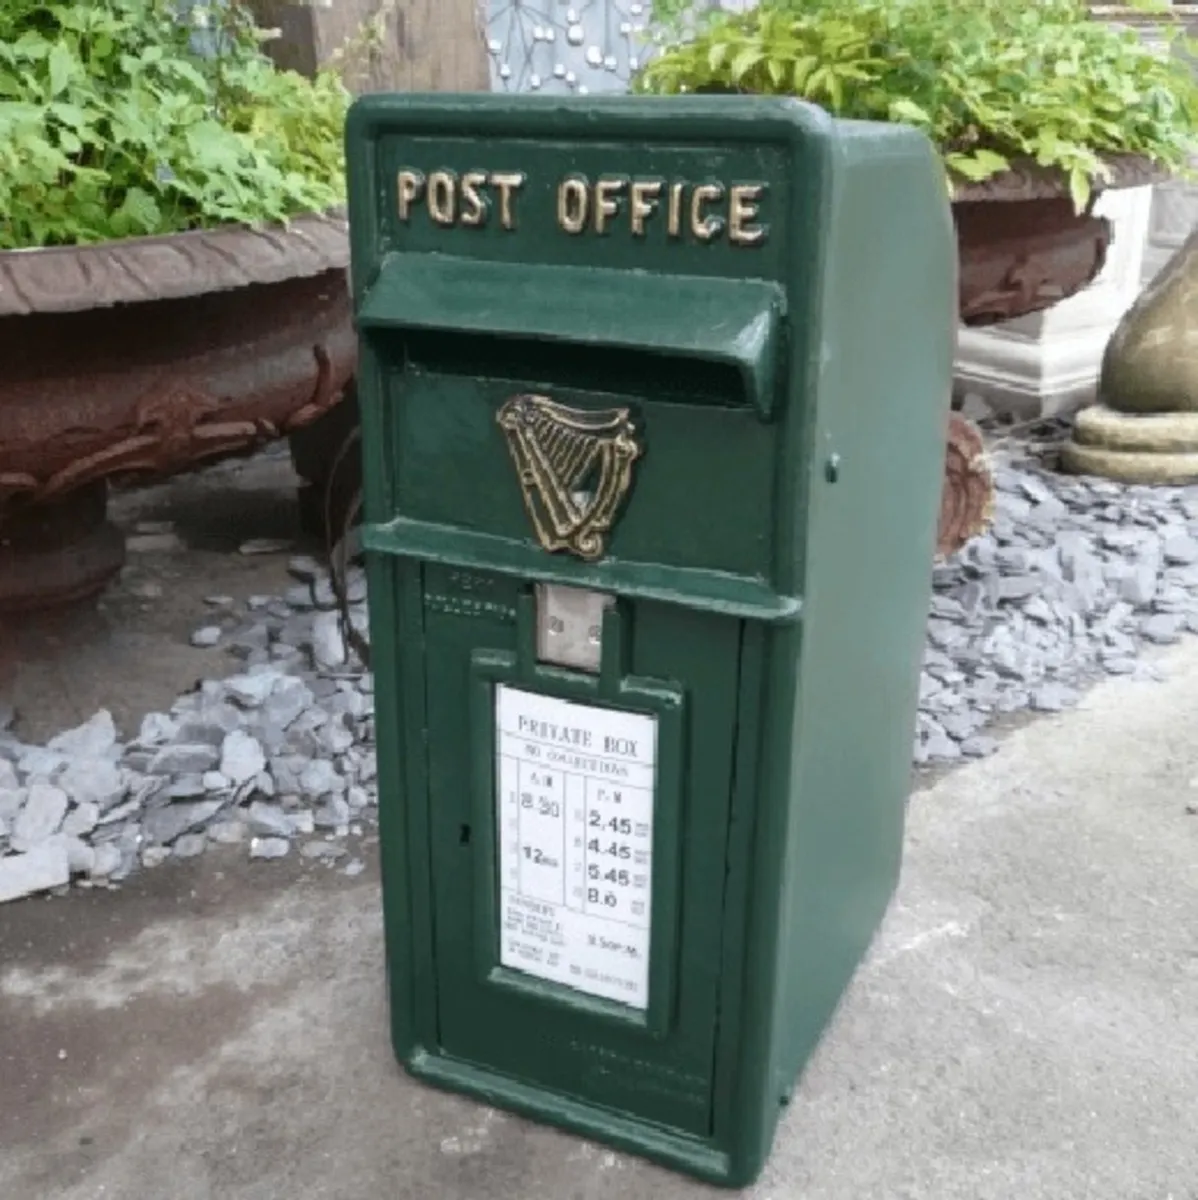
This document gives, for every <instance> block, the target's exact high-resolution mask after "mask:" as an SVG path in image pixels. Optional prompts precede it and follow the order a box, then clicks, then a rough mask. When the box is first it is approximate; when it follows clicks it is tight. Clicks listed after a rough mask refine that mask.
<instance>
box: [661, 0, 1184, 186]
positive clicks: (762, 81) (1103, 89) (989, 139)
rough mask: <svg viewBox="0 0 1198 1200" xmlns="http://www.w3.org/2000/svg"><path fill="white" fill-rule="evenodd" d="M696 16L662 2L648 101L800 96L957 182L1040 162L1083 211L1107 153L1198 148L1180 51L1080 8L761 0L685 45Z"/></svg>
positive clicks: (1077, 0)
mask: <svg viewBox="0 0 1198 1200" xmlns="http://www.w3.org/2000/svg"><path fill="white" fill-rule="evenodd" d="M688 7H689V8H690V9H691V10H693V8H694V6H693V3H692V4H690V5H688V3H687V2H686V0H666V7H665V9H664V10H663V16H662V23H661V25H660V26H659V28H658V31H657V32H658V38H659V41H660V42H661V43H662V44H661V51H660V53H659V54H658V55H657V56H656V57H654V58H653V59H652V60H651V61H650V62H649V63H648V65H647V66H646V67H645V68H644V69H643V71H642V73H641V75H640V76H639V78H638V80H637V87H638V89H639V90H643V91H648V92H655V93H665V94H670V93H678V92H697V91H740V92H758V93H767V94H775V95H777V94H783V95H793V96H798V97H801V98H802V99H805V100H809V101H812V102H814V103H816V104H819V105H821V106H822V107H824V108H825V109H827V110H829V111H830V112H832V113H834V114H836V115H837V116H842V117H852V118H859V119H866V120H881V121H901V122H907V123H909V124H912V125H915V126H917V127H919V128H920V129H922V130H923V131H924V132H925V133H927V134H928V136H929V137H930V138H931V139H932V141H933V142H934V143H935V144H936V146H937V147H938V148H939V149H940V152H941V154H942V157H943V159H944V162H945V165H946V169H947V174H948V177H949V180H950V183H951V182H952V181H954V180H960V179H967V180H984V179H988V178H990V177H991V176H993V175H996V174H999V173H1001V172H1002V171H1004V170H1006V169H1007V168H1008V167H1009V166H1010V165H1011V163H1012V161H1013V160H1024V161H1026V160H1028V159H1034V160H1035V161H1036V162H1037V163H1039V164H1040V165H1041V166H1044V167H1048V168H1053V169H1057V170H1059V171H1060V172H1062V173H1063V175H1064V176H1065V177H1066V178H1067V179H1068V181H1069V186H1070V191H1071V193H1072V195H1073V199H1074V203H1075V205H1076V206H1077V207H1078V208H1079V209H1080V208H1083V207H1084V206H1085V205H1086V203H1087V202H1088V200H1089V198H1090V196H1091V194H1092V192H1093V184H1094V182H1095V180H1096V178H1098V179H1100V178H1104V177H1106V176H1107V174H1108V170H1107V168H1106V167H1105V166H1104V164H1103V161H1102V156H1103V155H1110V154H1120V153H1128V154H1137V155H1143V156H1145V157H1147V158H1149V159H1151V160H1153V161H1154V162H1155V163H1157V164H1158V165H1160V166H1162V167H1164V168H1166V169H1169V170H1173V171H1178V172H1179V173H1185V171H1186V166H1187V160H1188V158H1189V156H1190V155H1191V154H1192V153H1193V150H1194V147H1195V137H1196V134H1198V85H1196V84H1195V81H1194V77H1193V76H1192V75H1191V74H1190V71H1189V68H1188V66H1187V64H1186V63H1185V62H1184V61H1183V58H1182V57H1181V55H1179V54H1176V53H1173V54H1170V53H1160V52H1154V51H1153V50H1151V49H1149V48H1148V47H1147V45H1146V44H1145V43H1144V42H1143V41H1142V40H1141V39H1140V37H1139V36H1138V35H1137V34H1136V33H1135V32H1134V31H1133V30H1131V29H1127V28H1119V27H1116V26H1114V25H1111V24H1107V23H1105V22H1099V21H1097V20H1094V19H1093V18H1092V17H1091V15H1090V14H1089V12H1088V10H1087V6H1086V4H1085V3H1084V0H760V3H759V5H758V6H757V8H755V9H754V10H752V11H750V12H747V13H735V14H734V13H723V12H715V13H710V14H706V15H701V16H699V17H698V19H697V21H693V23H692V24H691V25H690V31H689V32H685V33H684V32H680V31H682V30H683V28H684V24H685V22H686V18H687V11H688ZM1137 7H1142V8H1146V9H1147V8H1150V7H1153V6H1152V5H1150V4H1138V5H1137ZM1165 11H1167V10H1165ZM1177 36H1179V35H1173V34H1170V41H1171V43H1172V49H1174V50H1177V49H1179V47H1178V46H1177V45H1176V44H1175V39H1176V37H1177Z"/></svg>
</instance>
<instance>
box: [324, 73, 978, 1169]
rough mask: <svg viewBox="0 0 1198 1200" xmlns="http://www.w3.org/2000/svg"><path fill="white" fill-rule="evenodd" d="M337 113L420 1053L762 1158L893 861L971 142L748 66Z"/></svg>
mask: <svg viewBox="0 0 1198 1200" xmlns="http://www.w3.org/2000/svg"><path fill="white" fill-rule="evenodd" d="M347 136H348V150H349V167H350V218H351V229H352V242H353V286H354V293H355V304H356V312H357V320H358V327H359V334H360V338H361V359H360V373H359V380H358V396H359V400H360V404H361V413H362V432H363V453H364V472H365V483H366V523H365V526H364V543H365V545H366V547H367V552H368V559H369V567H368V569H369V578H370V607H371V629H372V644H373V654H372V657H373V659H374V668H375V676H376V696H377V718H376V719H377V730H378V753H379V787H380V820H381V823H382V831H381V832H382V850H383V869H384V876H383V880H384V900H385V911H386V930H387V958H388V971H389V982H390V992H391V1012H392V1034H393V1040H394V1045H395V1050H396V1053H397V1054H398V1056H399V1058H400V1059H401V1060H402V1061H403V1063H404V1064H405V1065H406V1067H407V1068H408V1070H409V1071H411V1072H412V1073H413V1074H414V1075H416V1076H418V1077H419V1078H421V1079H424V1080H428V1081H431V1082H432V1083H435V1084H438V1085H441V1086H444V1087H448V1088H451V1089H454V1090H458V1091H462V1092H466V1093H472V1094H474V1095H477V1096H479V1097H482V1098H485V1100H486V1101H487V1102H488V1103H492V1104H496V1105H499V1106H502V1107H504V1108H508V1109H511V1110H515V1111H518V1112H522V1113H525V1114H527V1115H530V1116H532V1117H534V1118H537V1119H540V1120H543V1121H546V1122H551V1123H553V1124H557V1125H560V1126H563V1127H566V1128H568V1129H571V1130H576V1131H578V1132H579V1133H582V1134H585V1135H588V1136H591V1137H594V1138H597V1139H600V1140H602V1141H605V1142H607V1143H610V1144H613V1145H616V1146H619V1147H623V1148H625V1149H628V1150H632V1151H634V1152H637V1153H640V1154H644V1155H646V1156H648V1157H650V1158H653V1159H656V1160H658V1161H660V1162H663V1163H666V1164H669V1165H672V1166H674V1167H676V1168H679V1169H682V1170H684V1171H687V1172H691V1173H694V1174H696V1175H698V1176H701V1177H704V1178H706V1179H709V1180H712V1181H715V1182H718V1183H723V1184H741V1183H744V1182H746V1181H748V1180H751V1179H752V1178H753V1177H754V1176H755V1175H756V1174H757V1172H758V1171H759V1169H760V1167H761V1165H762V1163H763V1162H764V1160H765V1158H766V1156H767V1154H768V1152H769V1148H770V1145H771V1142H772V1139H773V1134H774V1130H775V1127H776V1124H777V1121H778V1118H779V1114H780V1111H781V1109H782V1108H783V1106H784V1105H785V1104H786V1101H787V1098H788V1096H789V1094H790V1092H791V1089H792V1087H793V1086H794V1082H795V1079H796V1076H797V1074H798V1073H799V1071H800V1069H801V1068H802V1065H803V1064H804V1062H805V1061H806V1059H807V1058H808V1056H809V1054H810V1052H811V1051H812V1049H813V1047H814V1046H815V1044H816V1042H817V1040H818V1038H819V1036H820V1033H821V1031H822V1029H823V1028H824V1026H825V1025H826V1023H827V1022H828V1020H829V1017H830V1016H831V1014H832V1012H833V1010H834V1008H835V1006H836V1004H837V1001H838V999H839V997H840V996H841V994H842V992H843V991H844V988H845V986H846V984H847V983H848V981H849V979H850V977H851V975H852V973H853V970H854V968H855V966H856V964H857V963H858V962H859V961H860V959H861V957H862V955H863V953H864V951H865V950H866V947H867V945H868V944H869V941H870V939H871V936H872V935H873V933H874V931H875V929H876V927H877V925H878V923H879V921H880V919H881V917H882V915H883V913H884V911H885V909H886V906H887V903H888V901H889V898H890V896H891V894H892V891H893V889H894V886H895V882H896V879H897V876H898V872H899V864H900V858H901V844H902V830H903V817H904V807H905V797H906V794H907V789H908V778H909V766H910V761H911V745H912V740H913V733H914V724H915V709H916V700H917V690H918V680H919V667H920V659H921V654H922V649H923V630H924V621H925V617H926V613H927V606H928V601H929V592H930V570H931V561H932V553H933V544H934V532H935V524H936V517H937V511H938V501H939V494H940V487H941V478H942V468H943V458H944V430H945V421H946V415H947V410H948V402H949V394H950V385H951V368H952V355H953V344H954V331H955V314H956V286H955V284H956V268H955V249H954V239H953V231H952V223H951V217H950V210H949V205H948V196H947V193H946V189H945V185H944V181H943V176H942V173H941V168H940V166H939V164H938V161H937V159H936V157H935V155H934V153H933V150H932V148H931V146H930V145H929V144H928V143H927V142H926V141H925V140H924V139H923V138H922V136H920V135H919V134H917V133H916V132H914V131H912V130H909V129H906V128H901V127H895V126H885V125H874V124H859V123H852V122H838V121H834V120H832V119H830V118H829V117H828V116H827V115H825V114H824V113H822V112H821V111H819V110H817V109H815V108H813V107H809V106H806V105H803V104H800V103H798V102H794V101H786V100H777V101H775V100H763V99H749V98H733V97H719V98H713V97H693V98H682V99H679V100H673V101H671V100H664V99H657V98H626V97H619V98H605V99H602V100H600V99H594V98H588V99H586V100H582V99H578V100H575V99H573V98H571V99H570V100H562V99H559V98H552V99H551V98H547V97H515V98H513V97H500V96H469V97H468V96H452V97H447V96H444V95H440V96H437V97H421V96H371V97H367V98H364V99H361V100H359V101H358V102H357V103H356V105H355V107H354V109H353V111H352V114H351V116H350V121H349V130H348V135H347Z"/></svg>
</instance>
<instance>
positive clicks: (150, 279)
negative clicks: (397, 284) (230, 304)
mask: <svg viewBox="0 0 1198 1200" xmlns="http://www.w3.org/2000/svg"><path fill="white" fill-rule="evenodd" d="M348 267H349V223H348V219H347V217H346V214H345V211H344V209H333V210H330V211H329V212H327V213H307V214H304V215H302V216H299V217H296V218H294V219H293V220H291V221H290V222H289V223H288V224H286V225H282V224H272V225H264V226H256V227H251V226H246V225H226V226H219V227H217V228H215V229H196V230H188V231H186V232H183V233H171V234H162V235H158V236H154V237H139V238H123V239H120V240H119V241H110V242H97V243H94V244H90V245H85V246H47V247H36V248H33V249H29V250H6V251H0V317H6V316H27V315H29V314H32V313H67V312H84V311H87V310H88V309H93V308H105V307H108V306H111V305H115V304H137V303H144V302H147V301H158V300H178V299H186V298H187V297H190V296H201V295H207V294H210V293H212V292H220V291H229V290H232V289H234V288H242V287H250V286H252V285H254V284H272V283H281V282H283V281H285V280H288V279H300V278H304V277H307V276H312V275H320V274H323V273H324V272H325V271H335V270H342V271H344V270H347V269H348Z"/></svg>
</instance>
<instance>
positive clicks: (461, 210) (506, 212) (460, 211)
mask: <svg viewBox="0 0 1198 1200" xmlns="http://www.w3.org/2000/svg"><path fill="white" fill-rule="evenodd" d="M523 187H524V173H523V172H522V171H467V172H465V173H464V174H462V175H458V173H457V172H456V171H449V170H440V171H433V172H431V173H430V174H429V175H428V176H427V177H426V176H425V174H424V172H423V171H417V170H414V169H411V168H404V169H403V170H402V171H400V172H399V176H398V179H397V183H396V207H397V211H398V215H399V219H400V221H402V222H403V223H404V224H405V225H407V224H410V223H411V221H412V220H413V217H414V216H415V213H416V211H417V209H419V208H421V207H423V208H424V209H425V210H426V211H427V214H428V217H429V219H430V220H431V221H432V222H433V223H434V224H436V225H440V226H442V227H445V228H451V227H453V226H455V225H465V226H472V227H475V228H478V227H481V226H484V225H488V224H490V221H491V217H492V214H493V213H495V212H497V213H498V223H499V226H500V228H502V229H506V230H508V231H509V232H511V231H514V230H515V229H516V227H517V226H516V221H517V208H518V207H519V205H518V203H517V197H518V195H519V193H520V191H521V189H522V188H523Z"/></svg>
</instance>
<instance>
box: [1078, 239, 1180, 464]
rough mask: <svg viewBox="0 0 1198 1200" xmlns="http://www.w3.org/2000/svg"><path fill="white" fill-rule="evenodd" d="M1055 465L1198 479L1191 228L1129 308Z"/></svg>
mask: <svg viewBox="0 0 1198 1200" xmlns="http://www.w3.org/2000/svg"><path fill="white" fill-rule="evenodd" d="M1098 394H1099V397H1100V402H1099V403H1098V404H1095V405H1094V406H1092V407H1091V408H1086V409H1083V410H1082V411H1081V412H1080V413H1078V415H1077V418H1076V419H1075V421H1074V427H1073V436H1072V437H1071V438H1070V440H1069V441H1068V442H1066V443H1065V446H1064V447H1063V449H1062V451H1061V466H1062V467H1063V468H1064V469H1065V470H1066V471H1070V472H1072V473H1074V474H1078V475H1101V476H1103V477H1105V478H1107V479H1114V480H1118V481H1119V482H1120V483H1156V484H1175V485H1176V484H1185V483H1194V482H1198V230H1195V231H1194V232H1193V233H1191V234H1190V236H1189V238H1188V239H1187V240H1186V242H1185V244H1184V245H1183V246H1182V248H1181V249H1180V250H1179V251H1178V252H1177V254H1176V256H1175V257H1174V258H1173V260H1172V261H1171V262H1170V263H1169V265H1168V266H1167V267H1165V269H1164V270H1163V271H1161V273H1160V274H1159V275H1158V276H1157V277H1156V279H1155V280H1153V282H1152V283H1151V284H1149V286H1148V287H1147V288H1146V289H1145V290H1144V292H1143V294H1142V295H1141V296H1140V298H1139V299H1138V300H1137V301H1136V302H1135V304H1133V305H1132V307H1131V308H1130V309H1128V311H1127V313H1126V315H1125V316H1124V317H1123V320H1122V321H1121V322H1120V323H1119V326H1118V327H1117V328H1116V330H1115V332H1114V334H1112V336H1111V341H1110V344H1109V345H1108V347H1107V352H1106V358H1105V360H1104V362H1103V366H1102V378H1101V380H1100V382H1099V386H1098Z"/></svg>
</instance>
